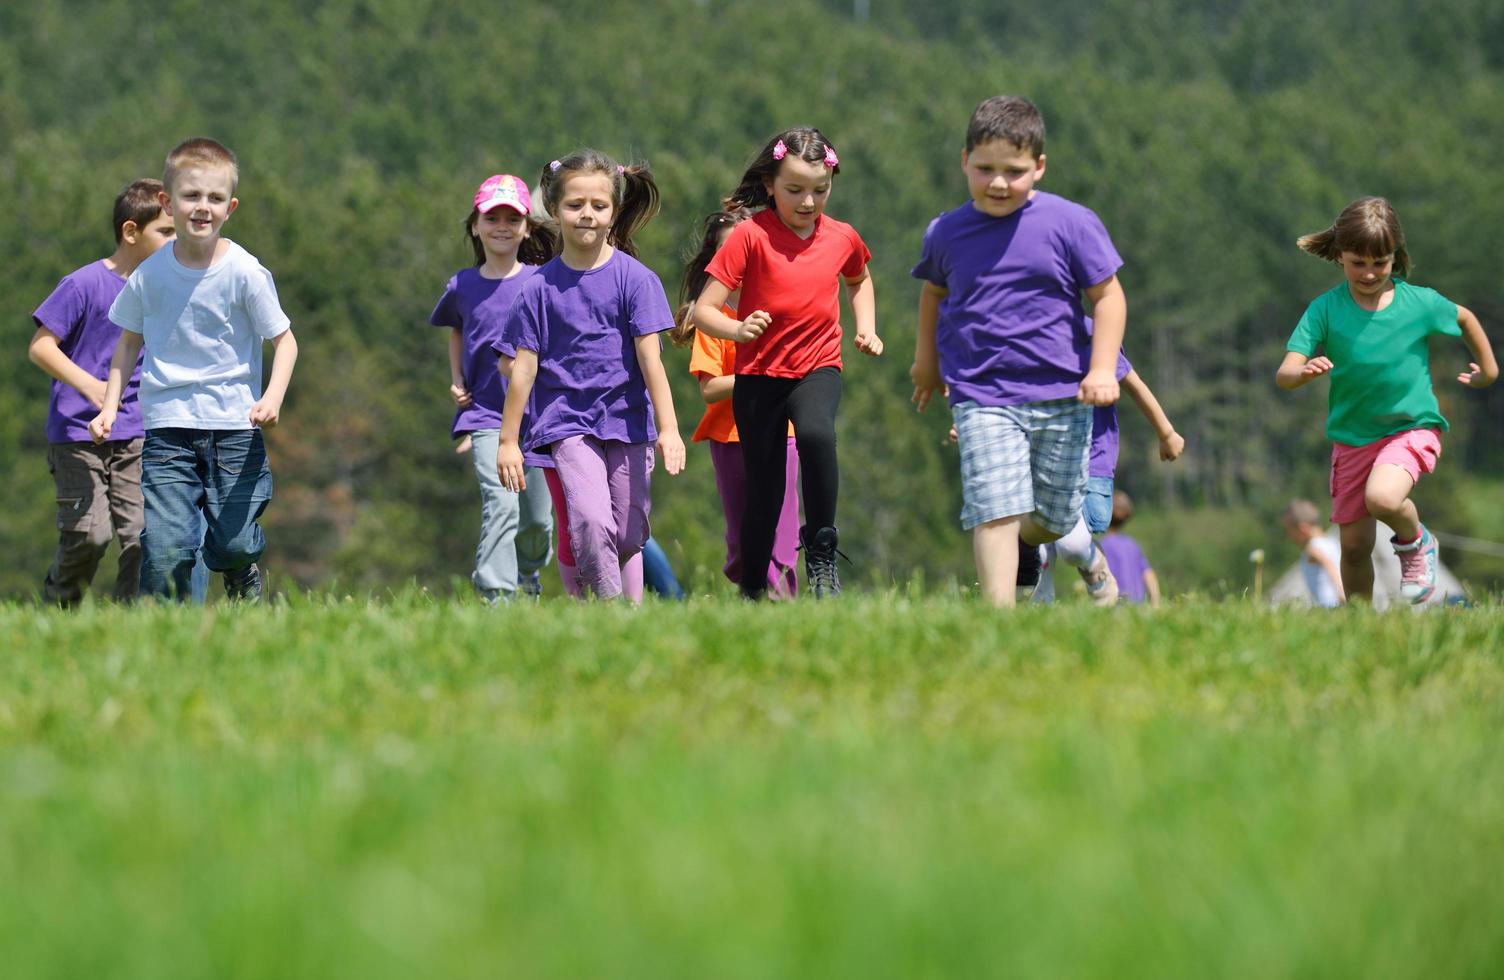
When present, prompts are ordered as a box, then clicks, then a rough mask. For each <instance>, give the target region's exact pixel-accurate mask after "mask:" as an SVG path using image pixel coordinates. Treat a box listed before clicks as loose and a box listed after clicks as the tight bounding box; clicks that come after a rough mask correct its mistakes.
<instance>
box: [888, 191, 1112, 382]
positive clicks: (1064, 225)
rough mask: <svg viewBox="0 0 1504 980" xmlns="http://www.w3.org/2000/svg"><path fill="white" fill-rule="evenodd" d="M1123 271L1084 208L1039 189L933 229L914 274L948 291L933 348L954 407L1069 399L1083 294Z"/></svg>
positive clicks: (1079, 369) (1076, 373)
mask: <svg viewBox="0 0 1504 980" xmlns="http://www.w3.org/2000/svg"><path fill="white" fill-rule="evenodd" d="M1122 265H1123V260H1122V259H1121V258H1119V257H1118V253H1117V249H1115V248H1113V245H1112V239H1111V238H1109V237H1108V235H1107V229H1106V228H1104V227H1102V222H1101V220H1100V219H1098V218H1097V216H1096V214H1094V213H1093V212H1092V211H1091V210H1090V209H1089V208H1085V207H1082V206H1081V205H1079V204H1076V203H1074V202H1072V201H1067V200H1066V199H1065V198H1063V197H1058V196H1056V195H1054V194H1050V193H1047V192H1045V191H1035V192H1034V196H1033V197H1032V198H1030V199H1029V200H1028V201H1027V202H1026V203H1025V204H1024V206H1023V207H1021V208H1019V209H1018V210H1017V211H1015V212H1013V213H1012V214H1010V215H1007V216H1006V217H1002V218H994V217H990V216H988V215H985V214H983V213H982V212H980V211H978V210H977V209H976V208H975V207H973V206H972V204H971V202H969V201H968V202H967V203H966V204H963V205H962V206H961V207H959V208H956V209H955V210H954V211H947V212H945V213H944V214H942V215H940V217H938V218H936V219H935V220H934V221H932V222H930V226H929V229H928V230H927V231H926V232H925V233H924V251H923V253H922V254H921V255H920V258H919V264H918V265H916V266H914V269H913V273H912V274H913V276H914V277H915V278H916V279H923V280H926V281H927V282H932V283H934V284H935V285H936V286H940V287H942V288H944V289H946V290H948V291H949V295H947V296H946V297H945V299H944V300H942V301H941V303H940V322H939V326H938V330H937V332H936V344H937V346H938V348H939V352H940V375H941V377H942V378H944V379H945V383H946V384H947V385H949V386H950V403H951V404H952V405H955V404H957V403H958V402H963V401H973V402H976V403H978V404H980V405H994V406H995V405H1022V404H1027V403H1029V402H1043V401H1051V400H1054V399H1057V398H1070V397H1072V396H1074V395H1075V394H1076V392H1077V390H1078V389H1079V388H1080V386H1081V379H1082V378H1083V377H1084V376H1085V375H1086V370H1087V368H1088V367H1089V366H1090V363H1091V331H1092V324H1091V318H1090V317H1088V316H1087V315H1086V312H1085V310H1084V309H1083V308H1082V305H1081V292H1082V291H1083V290H1085V289H1087V288H1088V287H1090V286H1095V285H1097V284H1098V283H1101V282H1105V281H1106V280H1107V279H1108V278H1110V277H1111V276H1112V275H1113V274H1114V273H1116V272H1117V271H1118V269H1120V268H1121V267H1122Z"/></svg>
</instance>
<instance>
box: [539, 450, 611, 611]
mask: <svg viewBox="0 0 1504 980" xmlns="http://www.w3.org/2000/svg"><path fill="white" fill-rule="evenodd" d="M553 458H554V466H555V468H556V469H557V470H558V473H559V483H560V484H561V485H562V486H563V487H564V500H565V502H566V505H567V508H568V511H569V537H570V540H571V541H573V542H574V550H575V567H576V568H577V569H578V570H579V574H580V585H581V587H582V588H583V590H584V591H586V592H588V593H590V594H592V595H594V596H595V597H597V598H599V599H615V598H616V597H617V596H619V595H621V593H622V590H621V561H620V559H618V558H617V553H616V541H617V528H616V518H615V516H614V513H613V508H612V500H611V487H610V481H609V477H608V476H607V470H606V451H605V446H604V444H603V443H602V442H601V441H600V440H599V439H594V438H591V437H589V436H571V437H569V438H568V439H561V440H560V441H559V442H556V443H554V446H553Z"/></svg>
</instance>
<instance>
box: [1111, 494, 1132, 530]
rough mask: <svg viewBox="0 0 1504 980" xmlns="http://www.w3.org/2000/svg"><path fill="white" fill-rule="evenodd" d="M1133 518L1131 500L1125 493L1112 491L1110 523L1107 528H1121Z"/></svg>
mask: <svg viewBox="0 0 1504 980" xmlns="http://www.w3.org/2000/svg"><path fill="white" fill-rule="evenodd" d="M1132 516H1133V498H1132V497H1130V496H1128V493H1127V491H1124V490H1114V491H1113V493H1112V522H1111V523H1110V524H1108V525H1107V526H1108V527H1121V526H1122V525H1124V524H1127V523H1128V519H1129V518H1130V517H1132Z"/></svg>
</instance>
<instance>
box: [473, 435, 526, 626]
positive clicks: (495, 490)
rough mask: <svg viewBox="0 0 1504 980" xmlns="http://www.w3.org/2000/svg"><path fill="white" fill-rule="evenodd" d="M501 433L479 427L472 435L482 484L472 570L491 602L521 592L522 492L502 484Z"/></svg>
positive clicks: (478, 586)
mask: <svg viewBox="0 0 1504 980" xmlns="http://www.w3.org/2000/svg"><path fill="white" fill-rule="evenodd" d="M499 435H500V430H499V429H479V430H477V431H475V432H472V433H471V434H470V440H471V446H472V451H471V453H470V462H471V464H472V466H473V467H474V469H475V480H476V482H477V483H478V484H479V485H480V537H479V539H478V540H477V541H476V544H475V570H474V571H472V572H471V573H470V581H471V583H472V584H473V585H474V586H475V590H476V591H477V592H479V593H480V594H481V595H482V596H484V597H485V598H486V600H487V601H490V602H494V601H496V600H497V599H498V598H507V599H510V598H511V596H512V595H513V594H514V593H516V591H517V547H516V541H517V526H518V517H519V513H520V508H519V506H518V502H517V496H518V495H517V494H516V493H513V492H512V491H511V490H508V489H507V488H506V487H503V486H502V485H501V475H500V474H499V473H498V472H497V471H496V446H497V440H498V437H499Z"/></svg>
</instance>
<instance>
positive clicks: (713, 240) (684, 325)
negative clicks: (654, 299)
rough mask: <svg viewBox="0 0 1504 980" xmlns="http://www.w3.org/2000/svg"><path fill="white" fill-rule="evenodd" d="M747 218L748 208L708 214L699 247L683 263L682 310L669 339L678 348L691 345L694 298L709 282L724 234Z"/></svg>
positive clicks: (693, 329) (680, 302)
mask: <svg viewBox="0 0 1504 980" xmlns="http://www.w3.org/2000/svg"><path fill="white" fill-rule="evenodd" d="M746 217H749V215H748V213H747V212H746V211H713V212H711V213H710V214H709V215H707V216H706V218H705V225H704V230H703V232H702V234H701V235H700V248H699V250H698V251H697V252H695V253H694V254H693V255H692V256H690V258H689V261H687V262H686V263H685V264H684V279H683V281H682V282H681V283H680V284H679V311H678V313H677V314H676V315H675V317H674V325H673V327H672V328H671V329H670V330H669V332H668V339H669V340H671V341H672V342H673V344H674V346H675V347H688V346H689V343H690V341H691V340H693V339H694V335H695V320H694V311H695V300H697V299H699V298H700V293H701V292H703V291H704V290H705V284H706V283H707V282H709V281H710V273H709V272H708V271H706V270H708V269H709V268H710V260H711V259H713V258H715V253H716V252H717V251H718V250H719V249H720V247H721V235H723V234H724V233H725V232H726V231H727V230H728V229H730V228H734V227H735V226H736V225H737V223H738V222H740V221H741V220H742V219H743V218H746Z"/></svg>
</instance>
